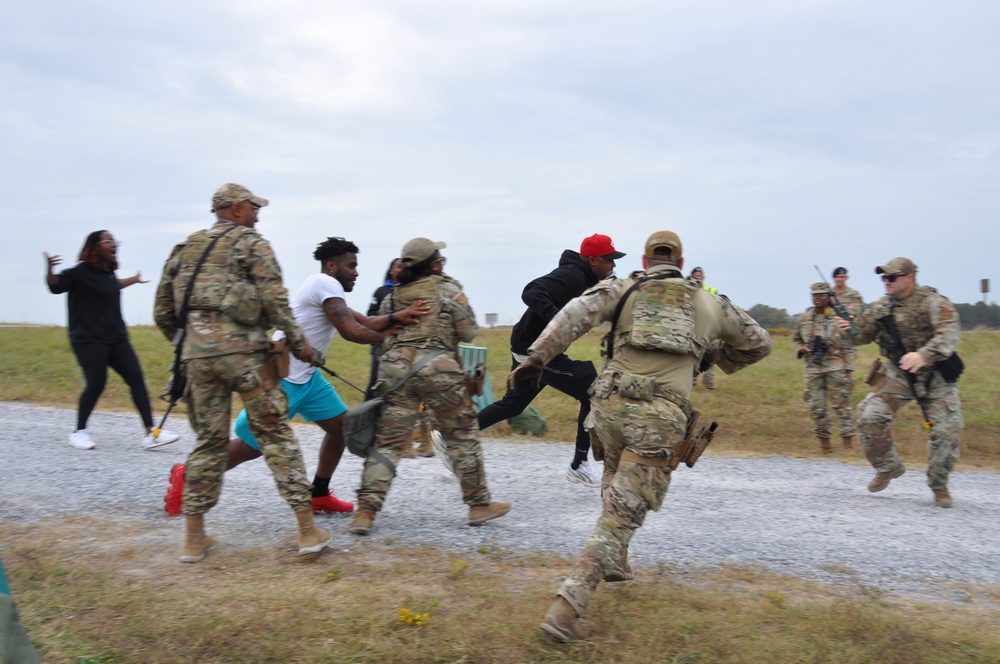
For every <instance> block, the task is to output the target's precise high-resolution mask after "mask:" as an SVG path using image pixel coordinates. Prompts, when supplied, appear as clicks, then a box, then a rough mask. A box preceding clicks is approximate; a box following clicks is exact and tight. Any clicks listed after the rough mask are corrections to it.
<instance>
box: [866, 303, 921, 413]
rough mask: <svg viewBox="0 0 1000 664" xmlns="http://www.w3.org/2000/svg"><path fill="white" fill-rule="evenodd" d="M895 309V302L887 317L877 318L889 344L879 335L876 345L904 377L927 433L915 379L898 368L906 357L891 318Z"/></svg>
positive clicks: (897, 329) (904, 349)
mask: <svg viewBox="0 0 1000 664" xmlns="http://www.w3.org/2000/svg"><path fill="white" fill-rule="evenodd" d="M895 307H896V304H895V302H894V303H892V304H890V305H889V315H888V316H883V317H882V318H879V319H878V320H877V321H876V322H877V323H878V324H879V325H880V326H881V327H882V329H883V330H885V332H886V334H888V335H889V339H890V341H891V343H887V342H886V341H885V340H884V339H883V337H882V336H881V335H880V336H879V339H878V345H879V346H880V347H881V348H882V352H883V353H884V354H885V356H886V357H887V358H889V361H891V362H892V363H893V364H894V365H896V368H897V369H899V370H900V371H901V372H903V375H904V376H906V382H907V383H909V385H910V392H912V393H913V398H914V399H915V400H916V402H917V405H918V406H920V412H921V413H922V414H923V416H924V428H925V429H927V430H928V431H930V430H931V426H932V424H931V418H929V417H927V406H925V405H924V401H923V399H921V398H920V395H919V394H917V377H916V376H914V375H913V374H912V373H911V372H909V371H906V370H905V369H903V367H901V366H899V363H900V361H901V360H902V359H903V356H904V355H906V346H904V345H903V340H902V339H901V338H900V336H899V328H898V327H896V319H895V318H893V317H892V310H893V309H894V308H895Z"/></svg>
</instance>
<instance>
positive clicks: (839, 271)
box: [833, 267, 847, 277]
mask: <svg viewBox="0 0 1000 664" xmlns="http://www.w3.org/2000/svg"><path fill="white" fill-rule="evenodd" d="M839 274H847V268H846V267H835V268H833V276H835V277H836V276H837V275H839Z"/></svg>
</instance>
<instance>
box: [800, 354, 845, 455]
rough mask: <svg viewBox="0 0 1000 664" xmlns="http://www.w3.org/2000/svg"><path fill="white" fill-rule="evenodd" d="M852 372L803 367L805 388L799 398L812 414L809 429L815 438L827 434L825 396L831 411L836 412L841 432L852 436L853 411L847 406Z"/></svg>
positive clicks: (828, 424) (828, 421) (827, 417)
mask: <svg viewBox="0 0 1000 664" xmlns="http://www.w3.org/2000/svg"><path fill="white" fill-rule="evenodd" d="M853 376H854V374H853V372H850V371H843V370H837V371H824V372H822V373H817V372H812V371H809V370H808V369H806V389H805V393H804V394H803V399H805V402H806V403H807V404H809V412H810V414H811V415H812V418H813V422H815V423H816V426H815V427H813V433H814V434H815V435H816V437H817V438H829V437H830V410H829V408H828V407H827V401H828V400H829V402H830V404H829V405H830V406H832V407H833V412H834V413H835V414H836V415H837V424H838V426H839V429H840V435H841V436H853V435H854V433H855V429H854V413H853V411H852V407H851V390H852V389H853V388H854V378H853Z"/></svg>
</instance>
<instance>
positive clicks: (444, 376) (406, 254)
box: [347, 237, 510, 535]
mask: <svg viewBox="0 0 1000 664" xmlns="http://www.w3.org/2000/svg"><path fill="white" fill-rule="evenodd" d="M444 248H445V243H444V242H434V241H433V240H429V239H427V238H424V237H418V238H414V239H412V240H410V241H409V242H407V243H406V244H405V245H403V251H402V253H401V254H400V258H401V259H402V261H403V269H402V270H400V272H399V274H398V275H397V276H396V280H397V281H398V283H399V285H398V286H396V288H394V289H393V290H392V292H390V293H389V294H388V295H387V296H386V297H385V298H384V299H383V300H382V304H381V305H380V306H379V310H378V313H379V314H380V315H383V316H385V315H388V316H390V317H394V316H395V315H397V314H398V313H399V312H401V311H403V310H404V309H405V308H406V307H408V306H410V305H412V304H413V303H415V302H420V301H423V302H424V303H425V304H426V306H427V309H428V312H427V314H426V315H424V316H423V317H422V318H420V320H419V321H417V322H416V323H414V324H413V325H407V326H406V327H404V328H402V329H401V330H400V331H399V333H398V334H396V335H395V336H393V337H389V338H387V339H386V340H385V341H383V342H382V345H381V347H380V349H379V353H380V355H379V366H378V383H377V384H376V386H375V392H376V394H378V395H379V396H382V397H384V398H385V404H384V406H383V408H382V412H381V414H380V415H379V417H378V420H377V422H376V435H375V443H374V445H373V448H374V450H377V451H378V452H379V453H380V454H381V456H382V457H383V458H384V459H385V460H387V461H388V463H390V464H391V465H392V466H397V465H398V464H399V459H400V458H401V457H402V455H403V452H404V450H405V448H406V446H407V445H408V444H409V443H410V433H411V432H412V431H413V427H414V425H415V424H416V422H417V419H418V417H419V415H418V413H419V408H420V404H424V405H425V406H426V407H427V409H428V410H429V411H430V412H431V414H432V415H433V416H434V418H435V419H436V420H437V421H438V423H439V424H440V433H441V437H442V440H443V442H444V444H445V445H446V446H447V450H448V454H449V458H450V461H451V465H452V470H453V471H454V473H455V475H456V476H457V477H458V481H459V484H460V485H461V488H462V500H463V501H464V502H465V504H466V505H468V506H469V517H468V524H469V525H470V526H479V525H482V524H484V523H486V522H487V521H489V520H491V519H496V518H498V517H501V516H503V515H504V514H506V513H507V512H508V511H509V510H510V503H500V502H493V501H492V500H491V498H490V490H489V487H488V486H487V485H486V471H485V470H484V468H483V450H482V446H481V445H480V443H479V425H478V424H477V422H476V406H475V404H474V403H473V402H472V397H471V396H470V394H469V391H468V390H467V389H466V375H465V370H464V369H463V368H462V363H461V361H460V358H459V356H458V344H459V343H460V342H468V341H472V340H473V339H474V338H475V337H476V334H478V333H479V326H478V325H477V324H476V315H475V313H474V312H473V311H472V307H471V306H470V305H469V299H468V298H467V297H466V296H465V293H463V292H462V285H461V284H460V283H458V282H457V281H456V280H454V279H452V278H451V277H449V276H447V275H446V274H445V273H444V265H445V260H446V259H445V257H444V256H442V255H441V251H440V250H441V249H444ZM434 352H436V354H435V356H433V357H431V358H429V359H428V360H427V361H426V364H424V365H423V366H422V367H419V369H418V370H417V371H416V372H415V373H414V374H413V375H412V376H409V377H408V378H407V375H408V374H409V373H410V371H411V369H412V368H413V367H414V365H416V364H417V363H419V362H421V360H423V359H425V358H426V357H427V355H429V354H430V353H434ZM404 378H406V380H405V382H403V383H402V384H401V385H399V386H398V387H396V385H397V384H398V383H399V381H401V380H403V379H404ZM389 388H394V389H391V391H389V392H385V390H387V389H389ZM394 476H395V472H394V471H393V469H391V468H389V467H388V466H387V465H386V464H385V463H383V462H382V461H381V460H379V459H378V457H376V456H375V455H372V454H369V455H368V456H367V458H365V464H364V470H363V471H362V474H361V488H360V489H358V506H357V510H356V511H355V513H354V520H353V521H351V523H350V525H349V526H348V528H347V530H348V532H350V533H352V534H354V535H367V534H368V533H369V532H371V528H372V523H373V522H374V521H375V515H376V514H378V512H379V511H380V510H381V509H382V505H383V503H384V502H385V496H386V494H387V493H388V492H389V488H390V487H391V486H392V480H393V477H394Z"/></svg>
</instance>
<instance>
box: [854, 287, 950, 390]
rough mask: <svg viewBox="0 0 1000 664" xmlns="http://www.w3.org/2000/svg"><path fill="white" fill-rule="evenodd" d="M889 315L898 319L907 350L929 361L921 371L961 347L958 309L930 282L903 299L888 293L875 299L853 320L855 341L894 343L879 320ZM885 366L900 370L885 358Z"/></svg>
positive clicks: (900, 332) (894, 370)
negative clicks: (856, 331)
mask: <svg viewBox="0 0 1000 664" xmlns="http://www.w3.org/2000/svg"><path fill="white" fill-rule="evenodd" d="M889 315H892V317H893V319H894V320H895V321H896V328H897V329H898V330H899V337H900V339H901V340H902V342H903V346H904V347H905V349H906V352H908V353H912V352H916V353H919V354H920V356H921V357H923V359H924V360H925V361H926V362H927V364H928V366H927V367H925V368H923V369H921V370H920V372H919V373H921V374H924V373H928V372H930V371H932V370H933V365H934V364H936V363H937V362H940V361H942V360H946V359H948V358H949V357H951V355H952V354H953V353H954V352H955V349H956V348H957V347H958V342H959V340H960V339H961V335H962V327H961V325H960V324H959V320H958V312H957V311H955V306H954V305H953V304H952V303H951V301H950V300H949V299H948V298H946V297H945V296H943V295H941V294H940V293H938V292H937V291H936V290H934V289H933V288H931V287H930V286H917V287H916V288H915V289H914V291H913V292H912V293H910V294H909V295H908V296H907V297H905V298H903V299H896V298H894V297H890V296H888V295H886V296H884V297H881V298H879V299H878V300H876V301H875V302H873V303H872V304H871V306H869V307H868V308H867V309H865V310H864V312H863V313H862V314H861V315H860V316H858V317H857V318H856V319H855V321H854V322H855V324H856V325H857V327H858V334H855V335H854V336H853V338H852V341H853V343H854V345H856V346H860V345H863V344H867V343H870V342H872V341H879V342H880V345H881V344H886V345H890V344H892V338H891V336H890V335H889V333H888V332H886V331H885V329H884V327H883V326H882V325H880V324H879V322H878V321H879V319H880V318H883V317H885V316H889ZM882 354H883V355H885V351H884V350H883V351H882ZM885 367H886V368H885V371H886V372H887V375H892V374H894V373H896V372H898V371H899V369H898V368H897V367H895V365H893V364H892V363H891V362H886V363H885Z"/></svg>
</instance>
